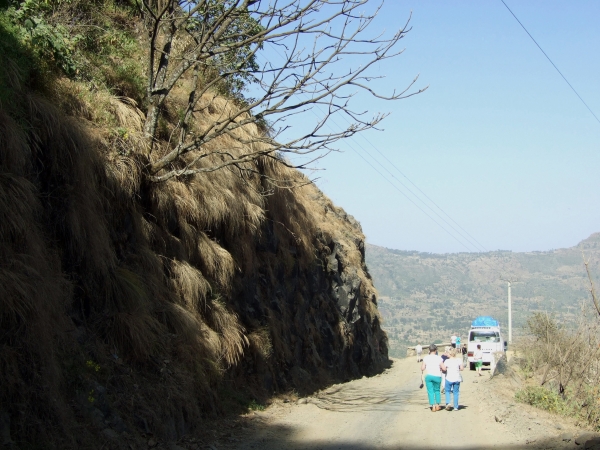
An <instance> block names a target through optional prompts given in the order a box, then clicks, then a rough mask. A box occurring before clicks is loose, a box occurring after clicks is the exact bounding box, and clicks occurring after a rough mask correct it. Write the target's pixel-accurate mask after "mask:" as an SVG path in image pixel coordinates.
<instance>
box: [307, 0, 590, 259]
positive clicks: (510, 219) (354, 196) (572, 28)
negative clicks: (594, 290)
mask: <svg viewBox="0 0 600 450" xmlns="http://www.w3.org/2000/svg"><path fill="white" fill-rule="evenodd" d="M505 1H506V3H507V4H508V5H509V7H510V8H511V9H512V10H513V12H514V13H515V14H516V15H517V17H519V19H520V20H521V22H522V23H523V24H524V25H525V26H526V27H527V28H528V30H529V32H530V33H531V34H532V35H533V36H534V38H536V40H537V41H538V43H539V44H540V45H541V46H542V48H543V49H544V50H545V51H546V53H547V54H548V55H549V56H550V58H552V59H553V61H554V63H555V64H556V65H557V66H558V67H559V69H561V71H562V72H563V74H564V75H565V76H566V77H567V79H568V80H569V81H570V82H571V84H572V85H573V86H574V87H575V89H576V90H577V91H578V92H579V94H580V95H581V96H582V97H583V98H584V100H585V101H586V102H587V103H588V105H589V106H590V107H591V109H592V110H594V112H595V113H596V114H597V115H599V116H600V89H599V87H600V78H599V75H600V59H599V57H598V56H599V52H598V50H600V27H598V17H600V2H596V1H569V2H566V1H562V2H559V1H548V0H544V1H529V0H528V1H516V0H505ZM411 11H412V20H411V26H412V31H411V32H410V33H408V35H407V36H406V37H405V38H404V39H403V40H402V44H401V45H402V46H403V47H405V48H406V50H405V52H404V54H403V55H401V56H399V57H398V58H396V59H394V60H393V61H388V62H386V63H382V64H381V65H380V66H378V67H377V71H378V73H380V74H384V75H386V80H385V81H384V82H383V83H381V87H387V88H389V89H391V88H393V87H399V88H402V87H403V86H405V85H406V84H407V83H408V82H409V81H410V80H412V78H413V77H414V76H415V75H417V74H420V78H419V81H418V82H417V86H418V87H423V86H427V85H429V89H428V90H427V91H426V92H425V93H423V94H420V95H418V96H415V97H412V98H409V99H406V100H402V101H399V102H384V103H382V102H371V101H370V100H365V104H364V108H368V109H370V110H373V111H389V112H391V115H390V117H388V118H387V119H386V120H385V121H384V123H383V125H382V126H383V128H384V129H385V131H383V132H369V133H366V134H364V135H363V136H364V137H361V136H357V137H355V138H353V139H352V140H350V141H348V142H347V143H341V144H340V148H341V149H342V150H344V152H343V153H340V154H332V155H329V156H327V157H326V158H325V159H323V160H322V161H321V162H320V163H319V167H321V168H323V169H325V170H324V171H320V172H317V173H315V174H313V176H318V177H320V179H319V180H318V182H317V184H318V185H319V187H320V188H321V189H322V190H323V191H324V192H325V193H326V194H327V195H328V196H329V197H330V198H331V199H332V200H333V201H334V202H335V203H336V204H337V205H338V206H341V207H343V208H344V209H345V210H346V211H347V212H348V213H350V214H352V215H354V216H355V217H356V218H357V219H358V220H359V221H360V222H361V224H362V226H363V230H364V232H365V234H366V237H367V241H368V242H370V243H372V244H376V245H382V246H385V247H389V248H396V249H406V250H420V251H429V252H457V251H467V250H471V251H473V250H475V247H474V246H472V245H467V246H465V245H462V244H460V243H459V242H457V241H456V240H455V239H454V238H453V237H452V236H450V235H449V234H448V233H447V232H446V231H444V230H443V229H441V228H440V227H439V226H438V225H436V224H435V223H434V222H433V221H432V220H431V219H430V218H428V217H427V216H426V215H425V214H424V213H423V212H422V211H420V210H419V209H418V208H417V207H416V206H414V205H413V204H412V203H411V202H410V201H409V200H407V199H406V197H404V196H403V195H402V194H401V193H400V192H398V190H396V189H395V188H394V187H393V186H392V185H391V184H390V183H389V182H388V181H386V180H385V179H383V178H382V177H381V176H380V175H379V174H378V173H377V172H376V171H375V170H374V169H372V168H371V167H370V166H369V165H367V164H366V163H365V161H364V160H363V159H361V158H360V157H359V156H358V155H357V153H355V151H354V150H352V148H354V149H356V150H357V151H358V152H359V153H361V154H363V156H364V157H365V158H367V159H368V160H369V161H371V162H372V164H373V165H375V166H376V167H377V169H378V170H379V171H380V172H381V173H382V174H384V175H385V176H386V177H387V178H388V179H389V180H391V181H392V182H394V183H395V184H396V185H397V186H398V188H399V189H400V190H402V191H404V192H406V189H405V188H403V187H402V186H400V185H399V184H398V183H396V181H395V180H394V178H392V175H391V174H390V173H389V172H387V171H386V170H385V169H384V168H382V167H381V166H379V165H378V164H377V163H376V162H374V161H372V160H371V159H370V157H369V156H368V155H369V154H370V155H373V156H375V157H376V158H377V160H378V161H380V162H381V163H382V164H384V166H385V167H386V168H387V169H388V170H389V171H390V172H391V173H392V174H393V175H394V176H395V177H396V178H397V179H399V180H400V181H402V182H404V183H405V184H407V185H409V186H410V183H409V182H408V181H407V180H406V178H404V177H403V176H402V175H400V173H399V172H397V171H396V169H395V168H394V166H395V167H397V168H398V169H400V170H401V171H402V173H403V174H404V175H406V176H407V177H408V178H409V179H410V180H411V181H412V182H414V183H415V184H416V185H417V186H418V187H419V188H420V189H421V190H422V191H423V192H425V193H426V194H427V195H428V196H429V197H430V198H431V199H433V200H434V201H435V202H436V203H437V205H439V206H441V207H442V209H444V211H446V212H447V213H448V214H449V215H450V216H451V217H452V218H453V219H454V220H456V222H458V223H459V224H460V226H462V227H463V228H464V229H465V230H467V231H468V233H469V234H470V235H471V236H473V237H474V238H475V239H476V240H477V241H478V242H479V243H481V245H482V246H483V248H485V249H487V250H496V249H507V250H513V251H529V250H549V249H551V248H560V247H567V246H572V245H575V244H576V243H577V242H579V241H580V240H582V239H584V238H586V237H587V236H589V235H590V234H591V233H592V232H595V231H600V189H599V187H600V186H599V184H600V182H599V178H598V169H599V168H600V152H599V151H598V150H599V143H600V123H598V122H597V121H596V119H594V117H593V116H592V115H591V114H590V112H589V111H588V110H587V109H586V108H585V106H584V105H583V104H582V103H581V101H580V100H579V99H578V98H577V97H576V96H575V94H574V93H573V92H572V91H571V89H570V88H569V86H568V85H567V84H566V83H565V82H564V81H563V79H562V78H561V77H560V75H559V74H558V73H557V72H556V71H555V69H554V68H553V67H552V66H551V65H550V63H549V62H548V61H547V60H546V58H545V57H544V55H543V54H542V53H541V52H540V51H539V49H538V48H537V47H536V46H535V44H534V43H533V42H532V41H531V40H530V38H529V37H528V36H527V35H526V34H525V32H524V31H523V29H522V28H521V27H520V25H519V24H518V23H517V22H516V21H515V19H514V18H513V17H512V16H511V15H510V13H509V12H508V10H507V9H506V8H505V7H504V5H503V4H502V2H501V1H500V0H497V1H494V0H487V1H451V2H450V1H447V0H444V1H435V0H427V1H425V0H421V1H417V0H387V2H386V4H385V6H384V9H383V11H382V13H381V14H380V16H379V17H378V20H377V23H376V26H377V27H379V28H382V29H383V28H386V29H387V30H390V31H391V30H393V29H397V28H398V27H401V26H402V24H403V23H404V22H405V21H406V19H407V18H408V16H409V14H410V12H411ZM361 106H363V105H361ZM340 123H341V121H340ZM365 138H366V139H365ZM375 147H376V148H377V149H378V150H379V151H380V152H381V153H382V154H383V155H385V157H386V158H387V159H388V160H389V161H386V160H385V159H384V157H383V156H382V155H380V154H379V153H377V151H376V150H375ZM410 187H411V188H412V189H413V190H414V191H416V189H415V188H414V187H413V186H410ZM407 194H408V195H409V196H410V194H409V193H407ZM421 197H422V196H421ZM415 201H416V202H417V203H419V202H418V200H415ZM419 204H420V203H419ZM420 206H421V207H422V208H423V209H425V210H426V211H428V213H429V214H430V215H431V216H433V217H434V218H436V220H437V221H438V222H440V223H441V220H440V219H439V218H437V217H436V216H434V214H433V213H432V212H431V211H429V210H427V209H426V208H425V207H424V206H423V205H422V204H420ZM443 225H444V227H445V228H447V229H448V230H449V231H450V232H452V234H456V233H455V232H454V231H453V230H452V229H451V228H450V227H449V226H448V225H446V224H443ZM453 226H454V227H455V228H458V227H457V226H456V225H454V224H453ZM458 237H459V236H458ZM459 239H461V238H460V237H459ZM462 240H463V241H464V239H462Z"/></svg>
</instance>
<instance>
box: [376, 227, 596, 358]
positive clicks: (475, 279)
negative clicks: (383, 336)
mask: <svg viewBox="0 0 600 450" xmlns="http://www.w3.org/2000/svg"><path fill="white" fill-rule="evenodd" d="M582 250H583V252H584V254H585V257H586V259H589V261H590V263H589V267H590V271H591V274H592V277H593V279H594V280H595V281H599V282H600V233H594V234H592V235H591V236H590V237H588V238H587V239H585V240H583V241H581V242H580V243H579V244H577V245H576V246H574V247H570V248H563V249H556V250H549V251H545V252H537V251H536V252H511V251H504V250H498V251H493V252H487V253H446V254H436V253H423V252H417V251H404V250H393V249H387V248H384V247H379V246H376V245H372V244H367V245H366V261H367V266H368V267H369V271H370V273H371V275H372V277H373V280H374V282H375V287H376V288H377V290H378V291H379V294H380V299H379V309H380V312H381V314H382V316H383V317H384V324H383V325H384V328H385V329H386V331H387V332H388V337H389V339H390V347H391V353H390V354H391V355H392V356H404V353H405V348H404V347H405V346H406V345H410V344H412V343H416V342H417V341H419V342H425V343H429V341H435V340H442V339H444V340H446V339H447V338H448V337H449V336H450V335H451V334H452V333H453V332H457V333H460V334H462V335H463V336H464V335H465V334H466V330H467V329H468V327H469V324H470V321H471V320H472V319H473V318H474V317H476V316H479V315H491V316H493V317H495V318H497V319H498V320H499V321H500V322H501V324H502V326H503V327H505V328H506V326H507V322H508V312H507V284H506V282H505V281H502V280H501V278H504V279H507V278H508V279H513V280H515V279H516V280H518V282H516V283H513V285H512V308H513V337H514V336H516V335H518V334H519V333H520V332H521V329H522V326H523V325H524V324H525V322H526V320H527V317H528V316H529V315H530V313H531V312H532V311H538V310H544V311H549V312H552V313H554V314H556V315H557V316H558V317H560V318H561V319H562V320H564V321H565V322H568V321H570V320H573V319H574V317H575V316H576V314H577V313H578V311H579V306H580V305H581V303H582V302H585V301H590V294H589V281H588V278H587V274H586V272H585V266H584V264H583V258H582Z"/></svg>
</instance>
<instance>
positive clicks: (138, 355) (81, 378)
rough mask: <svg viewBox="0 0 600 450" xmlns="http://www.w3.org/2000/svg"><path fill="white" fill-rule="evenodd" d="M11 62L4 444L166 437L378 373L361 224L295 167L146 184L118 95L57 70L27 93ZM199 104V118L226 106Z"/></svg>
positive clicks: (4, 248)
mask: <svg viewBox="0 0 600 450" xmlns="http://www.w3.org/2000/svg"><path fill="white" fill-rule="evenodd" d="M15 67H16V66H15V65H14V64H13V63H12V62H11V61H8V62H6V64H4V67H3V70H4V72H3V77H2V81H3V83H5V85H4V88H6V87H7V86H8V88H9V89H8V92H9V97H10V98H9V99H8V100H9V101H6V99H5V101H3V102H2V104H1V105H0V241H1V242H0V330H1V332H0V419H1V420H0V428H1V429H0V436H2V439H3V440H4V442H3V444H6V445H9V444H10V445H13V444H11V443H16V445H18V446H19V447H21V448H34V447H36V446H41V447H44V446H45V447H50V448H95V447H102V446H103V445H105V446H106V445H107V446H108V447H110V448H117V447H119V446H126V445H129V443H132V442H133V443H135V442H136V439H138V438H140V437H141V436H146V438H145V439H147V437H148V436H156V437H157V438H160V439H164V440H166V441H168V440H176V439H179V438H181V436H183V435H186V434H189V433H194V432H195V433H202V426H201V423H202V420H203V418H204V417H206V416H213V417H214V416H215V415H218V414H220V413H222V412H223V411H242V410H247V408H248V407H249V406H252V405H260V404H261V403H264V402H265V401H267V399H268V397H269V396H271V395H272V394H274V393H277V392H285V391H291V390H296V391H298V392H309V391H311V390H314V389H316V388H318V387H322V386H325V385H326V384H328V383H331V382H336V381H343V380H348V379H351V378H357V377H361V376H363V375H373V374H376V373H378V372H381V371H382V370H383V369H384V368H385V367H386V365H387V364H388V358H387V338H386V335H385V333H384V332H383V331H382V329H381V327H380V319H379V314H378V311H377V303H376V302H377V299H376V292H375V289H374V287H373V284H372V280H371V278H370V276H369V274H368V272H367V269H366V266H365V262H364V237H363V235H362V232H361V229H360V226H359V225H358V224H357V223H356V222H355V221H354V220H353V219H352V218H351V217H348V216H347V215H346V214H345V213H344V212H343V211H342V210H341V209H339V208H337V207H335V206H334V205H333V204H332V203H331V201H330V200H329V199H327V198H326V197H325V196H324V195H323V194H322V193H321V192H320V191H319V190H318V189H317V188H316V187H315V186H314V185H313V184H312V183H310V182H309V181H308V180H307V179H306V178H305V177H304V176H303V175H301V174H300V173H298V172H296V171H294V170H291V169H287V168H285V167H283V166H282V165H280V164H278V163H277V161H276V160H273V159H272V158H259V159H258V160H256V161H254V162H252V163H251V164H252V167H251V169H252V170H249V171H246V172H244V173H241V171H240V172H237V171H234V170H227V169H224V170H220V171H216V172H211V173H206V174H200V175H194V176H186V177H181V178H173V179H171V180H169V181H166V182H162V183H151V182H148V181H145V178H144V176H143V167H144V164H146V163H147V160H144V158H143V157H141V156H140V153H136V152H129V151H127V146H129V145H131V146H135V145H136V141H135V139H136V136H139V135H140V133H141V124H142V119H143V112H142V111H140V110H139V109H137V107H136V106H135V102H133V101H132V100H131V99H128V98H125V97H115V96H112V95H110V94H108V93H106V92H103V91H94V90H93V89H92V90H90V89H88V87H87V86H86V85H85V84H82V83H75V82H72V81H68V80H65V79H53V81H52V86H51V87H50V88H48V87H46V89H44V90H41V91H40V90H36V89H33V88H30V87H29V86H30V85H32V83H34V81H35V80H32V78H31V77H32V76H33V75H32V73H29V74H28V73H23V72H22V71H19V70H17V69H18V68H17V69H15ZM12 69H14V70H13V71H12V72H10V70H12ZM3 92H5V93H6V92H7V91H6V89H5V90H4V91H3ZM211 99H212V100H211V101H212V102H213V103H214V104H213V105H212V106H213V107H212V108H208V109H207V111H206V112H205V113H204V114H206V115H207V116H204V117H203V116H200V117H198V120H208V119H211V118H210V117H208V115H210V114H218V113H217V111H218V110H219V108H221V109H222V108H226V107H231V106H230V103H228V102H226V101H224V100H221V99H218V98H217V99H214V98H213V97H211ZM219 102H221V103H219ZM211 111H212V112H211ZM107 117H108V119H107ZM109 119H110V120H109ZM103 120H104V121H105V122H102V121H103ZM107 120H108V122H106V121H107ZM106 123H112V126H111V127H108V126H105V125H106ZM115 130H117V131H115ZM123 130H125V131H123ZM240 132H243V133H259V130H258V129H256V127H248V128H247V129H244V130H241V131H240ZM221 144H222V145H224V146H226V145H227V142H225V141H222V142H221ZM236 151H239V152H241V153H243V152H244V151H246V150H245V149H238V150H236ZM160 156H161V155H160V152H158V154H156V155H154V154H153V155H150V156H147V158H151V159H152V158H155V159H156V158H158V157H160ZM190 157H193V155H190ZM248 174H250V175H248ZM272 180H279V183H274V182H272ZM281 185H283V187H281ZM290 186H297V187H293V188H292V187H290ZM132 445H134V446H135V444H132Z"/></svg>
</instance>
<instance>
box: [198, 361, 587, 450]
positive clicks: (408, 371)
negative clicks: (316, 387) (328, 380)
mask: <svg viewBox="0 0 600 450" xmlns="http://www.w3.org/2000/svg"><path fill="white" fill-rule="evenodd" d="M509 373H510V372H508V373H507V374H504V375H502V374H498V375H496V376H494V377H493V378H491V377H490V372H489V371H486V372H484V376H483V377H478V376H477V375H476V373H475V372H470V371H468V370H465V371H464V372H463V377H464V382H463V383H462V385H461V394H460V405H461V406H460V409H459V411H456V412H455V411H444V410H442V411H439V412H431V411H430V409H429V407H428V402H427V393H426V390H425V388H423V389H419V384H420V382H421V381H420V364H419V363H417V362H416V360H415V359H414V358H410V359H401V360H394V363H393V366H392V367H391V368H390V369H389V370H387V371H385V372H384V373H382V374H381V375H378V376H375V377H372V378H362V379H360V380H355V381H352V382H349V383H344V384H338V385H334V386H332V387H330V388H328V389H327V390H324V391H321V392H319V393H317V394H315V395H314V396H312V397H308V398H303V399H299V400H298V401H297V402H293V403H284V402H278V403H276V404H274V405H272V406H270V407H269V408H268V409H267V410H265V411H261V412H254V413H251V414H249V415H247V416H245V417H244V418H243V420H242V421H241V422H240V423H239V424H238V426H237V427H235V429H234V430H233V431H232V432H228V433H223V432H222V431H223V430H220V431H221V433H219V437H216V436H215V437H216V439H215V441H213V442H212V443H210V444H209V445H208V446H207V447H205V448H210V449H212V450H222V449H267V450H274V449H307V450H316V449H323V450H333V449H341V450H351V449H352V450H362V449H372V448H380V449H446V448H467V449H488V448H528V449H540V448H544V449H546V448H557V449H563V448H576V447H577V445H576V443H575V440H576V438H577V437H578V436H581V435H582V434H583V432H584V430H582V429H581V428H577V427H576V426H575V424H574V423H573V422H572V421H569V420H568V419H566V418H563V417H558V416H553V415H551V414H549V413H546V412H544V411H540V410H537V409H535V408H532V407H529V406H527V405H523V404H520V403H516V402H515V401H514V399H513V398H514V391H515V383H516V381H515V380H514V379H513V377H512V376H511V375H509ZM442 402H444V396H443V395H442ZM588 437H589V436H588ZM580 439H581V438H580ZM581 444H582V445H581V446H579V448H584V447H585V445H583V444H584V442H581Z"/></svg>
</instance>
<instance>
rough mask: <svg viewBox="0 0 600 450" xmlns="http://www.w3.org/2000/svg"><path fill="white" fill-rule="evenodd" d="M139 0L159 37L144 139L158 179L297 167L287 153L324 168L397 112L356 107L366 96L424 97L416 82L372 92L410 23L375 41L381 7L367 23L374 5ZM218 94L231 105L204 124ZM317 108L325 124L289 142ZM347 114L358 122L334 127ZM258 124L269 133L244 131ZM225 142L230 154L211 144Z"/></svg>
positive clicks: (358, 0)
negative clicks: (172, 119) (293, 127)
mask: <svg viewBox="0 0 600 450" xmlns="http://www.w3.org/2000/svg"><path fill="white" fill-rule="evenodd" d="M136 1H137V3H138V6H139V8H140V11H141V12H142V14H143V16H144V19H145V23H146V26H147V29H148V34H149V51H148V58H149V60H148V84H147V107H148V111H147V116H146V121H145V125H144V135H145V138H146V140H147V142H148V146H147V148H148V150H147V151H148V157H149V162H148V166H147V170H148V174H149V176H150V179H151V180H153V181H165V180H168V179H170V178H172V177H177V176H185V175H191V174H196V173H201V172H209V171H214V170H219V169H221V168H224V167H227V166H235V167H237V168H238V169H240V170H241V171H248V170H252V169H251V168H249V166H248V164H247V163H248V162H252V161H254V160H256V159H257V158H261V157H267V158H273V159H275V160H277V161H278V162H279V163H282V164H285V165H288V166H292V165H293V164H291V163H290V162H289V161H287V160H286V159H285V158H281V156H285V154H296V155H309V154H310V155H311V157H309V158H307V159H310V160H311V161H314V160H315V159H317V158H320V157H322V156H323V155H324V154H326V153H328V152H329V151H331V150H334V149H335V147H334V144H335V143H336V142H337V141H338V140H340V139H343V138H347V137H350V136H353V135H354V134H356V133H358V132H361V131H364V130H368V129H371V128H374V127H376V126H377V125H378V124H379V123H380V122H381V120H382V119H383V118H384V117H385V116H386V115H387V114H382V113H376V114H373V115H371V114H369V113H368V112H367V111H363V110H362V109H360V108H357V107H356V106H355V105H354V103H356V100H357V99H356V98H354V97H355V96H356V95H357V94H358V93H360V92H363V93H366V94H368V95H371V96H373V97H376V98H380V99H385V100H397V99H401V98H406V97H409V96H411V95H415V94H417V93H419V92H422V91H423V90H424V89H420V90H411V89H412V87H413V85H414V83H415V81H416V78H415V79H414V80H412V82H409V83H407V84H408V86H404V87H403V88H402V89H400V90H399V91H394V92H391V93H388V94H387V95H384V94H381V93H379V92H377V91H376V90H375V88H373V85H374V84H373V83H372V82H373V80H375V79H377V78H380V76H379V75H373V73H372V70H369V69H373V67H372V66H373V64H375V63H378V62H380V61H383V60H386V59H389V58H393V57H395V56H397V55H399V54H400V53H402V50H398V49H397V44H398V42H399V41H400V39H402V37H403V36H404V35H405V34H406V33H407V31H408V28H407V25H408V20H407V21H406V23H405V24H403V26H402V28H400V29H399V30H397V31H395V32H394V33H393V34H392V35H390V36H385V35H384V34H383V33H378V32H375V33H372V31H371V29H370V28H372V24H373V21H374V19H375V17H376V15H377V13H378V12H379V11H380V8H381V5H379V7H377V8H375V9H374V11H373V12H371V13H368V14H364V13H363V10H364V9H366V8H368V7H370V4H371V3H372V1H370V0H284V1H280V0H267V1H261V0H136ZM371 9H372V7H371ZM259 52H262V55H264V56H266V57H261V58H259V57H258V56H259ZM182 85H185V86H186V87H187V97H186V98H187V100H186V105H185V107H184V108H183V109H182V110H180V111H178V117H177V125H176V127H175V129H172V130H169V131H168V133H166V134H167V135H168V136H165V132H164V130H162V134H161V120H163V115H164V114H165V106H166V104H167V103H168V101H169V99H170V97H171V96H173V93H174V91H175V90H176V87H178V86H179V87H181V86H182ZM217 96H220V97H221V98H222V97H223V96H225V97H226V98H228V102H229V104H228V105H227V106H226V107H222V106H221V107H220V108H219V109H220V110H219V111H218V114H217V115H216V118H215V119H214V120H210V121H207V122H204V123H195V120H194V117H195V116H197V115H199V114H202V112H203V111H206V110H208V109H210V108H213V109H214V105H212V103H213V100H215V99H216V97H217ZM353 99H354V100H355V101H354V102H353V101H352V100H353ZM211 105H212V106H211ZM313 108H314V109H313ZM311 109H313V112H314V113H315V115H308V116H306V120H303V125H305V127H304V128H303V129H302V131H299V132H297V133H296V134H295V135H294V136H293V137H290V135H291V134H290V133H288V131H289V125H288V124H289V120H290V118H291V116H294V115H296V114H302V113H305V112H307V111H308V110H311ZM213 113H214V111H213ZM309 114H310V113H309ZM337 116H345V123H349V125H344V126H343V127H342V128H341V129H340V125H341V124H340V123H337V124H336V125H335V126H334V127H333V128H330V125H329V123H330V122H331V119H332V118H333V117H337ZM211 117H214V114H213V116H211ZM315 117H316V120H314V123H313V125H311V126H306V123H307V122H310V119H311V118H315ZM252 124H254V125H257V126H258V128H259V130H260V131H261V132H259V133H254V134H249V133H243V132H241V131H242V130H243V129H247V128H248V126H249V125H252ZM284 134H285V136H284ZM221 137H227V138H228V139H227V142H228V143H229V146H230V148H222V146H211V145H210V144H211V142H212V141H214V140H215V139H217V138H221ZM241 148H244V149H245V150H244V151H240V149H241ZM306 164H310V163H308V162H305V163H303V164H302V167H304V166H306ZM296 167H299V166H296Z"/></svg>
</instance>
